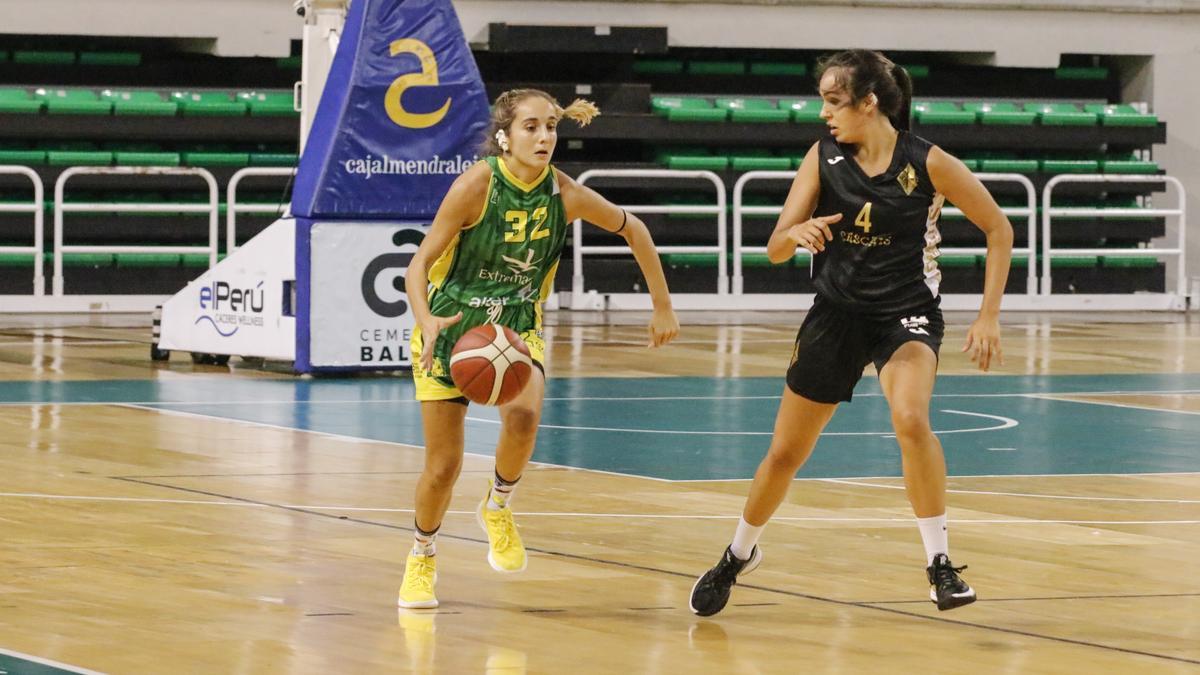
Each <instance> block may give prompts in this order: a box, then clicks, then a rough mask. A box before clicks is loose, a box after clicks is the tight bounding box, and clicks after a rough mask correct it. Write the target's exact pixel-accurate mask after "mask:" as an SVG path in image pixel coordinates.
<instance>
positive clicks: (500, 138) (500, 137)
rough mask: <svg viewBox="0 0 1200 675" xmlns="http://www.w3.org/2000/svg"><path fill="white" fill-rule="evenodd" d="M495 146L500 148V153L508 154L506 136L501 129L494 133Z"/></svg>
mask: <svg viewBox="0 0 1200 675" xmlns="http://www.w3.org/2000/svg"><path fill="white" fill-rule="evenodd" d="M496 145H499V146H500V150H501V151H503V152H508V134H506V133H504V130H503V129H501V130H499V131H497V132H496Z"/></svg>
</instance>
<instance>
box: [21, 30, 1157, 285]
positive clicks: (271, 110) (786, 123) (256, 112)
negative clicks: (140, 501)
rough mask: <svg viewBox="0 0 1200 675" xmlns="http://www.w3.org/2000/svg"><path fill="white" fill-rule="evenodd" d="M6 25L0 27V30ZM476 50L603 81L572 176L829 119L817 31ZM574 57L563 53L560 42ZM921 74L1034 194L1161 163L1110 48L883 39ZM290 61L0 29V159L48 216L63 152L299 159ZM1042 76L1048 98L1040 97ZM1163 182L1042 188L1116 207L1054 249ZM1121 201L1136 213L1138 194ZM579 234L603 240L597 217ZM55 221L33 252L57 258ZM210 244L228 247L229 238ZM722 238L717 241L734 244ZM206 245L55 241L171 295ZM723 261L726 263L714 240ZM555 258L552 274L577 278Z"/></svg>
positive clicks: (569, 87) (91, 193)
mask: <svg viewBox="0 0 1200 675" xmlns="http://www.w3.org/2000/svg"><path fill="white" fill-rule="evenodd" d="M6 41H7V42H6ZM487 47H488V48H487V49H486V50H481V51H478V52H477V53H476V58H477V60H478V62H479V65H480V69H481V71H482V73H483V75H484V80H485V82H486V84H487V87H488V91H489V94H490V95H492V96H494V95H495V94H496V93H498V92H499V91H502V90H504V89H508V88H511V87H513V86H536V87H539V88H543V89H546V90H548V91H550V92H551V93H552V94H554V95H555V96H557V97H558V98H559V99H560V100H562V101H563V102H564V103H565V102H567V101H569V100H570V99H572V98H574V97H575V96H585V97H588V98H591V99H593V100H595V101H596V102H597V103H598V104H599V105H600V107H601V109H602V111H603V114H602V116H601V117H600V118H598V119H597V120H596V121H595V122H594V123H593V124H592V125H591V126H589V127H587V128H584V129H578V128H576V127H574V126H573V125H570V124H567V125H563V127H561V129H560V141H559V148H558V151H557V153H556V164H557V165H558V166H559V167H560V168H561V169H563V170H564V171H566V172H567V173H570V174H572V175H578V174H579V173H581V172H582V171H584V170H586V169H596V168H612V169H651V168H654V169H673V170H702V171H712V172H715V173H716V174H717V175H718V176H719V177H720V180H721V181H722V182H723V184H724V185H725V188H726V190H727V192H728V193H729V194H730V195H732V193H733V189H734V185H735V183H736V182H737V180H738V178H739V177H740V176H741V175H743V174H744V173H745V172H748V171H791V170H794V169H795V168H796V167H797V166H798V165H799V161H800V159H801V158H802V156H803V154H804V152H805V151H806V150H807V148H808V147H809V146H810V145H811V144H812V143H813V142H814V141H815V140H817V139H818V138H819V137H820V136H822V135H823V134H824V133H826V132H825V127H824V124H823V122H822V121H821V120H820V118H819V110H820V101H819V99H818V98H817V97H816V95H815V88H816V83H815V81H814V77H813V73H814V69H815V63H816V60H817V58H818V57H819V56H820V55H821V54H820V53H819V52H816V51H810V50H730V49H698V48H688V49H673V48H669V47H668V45H667V36H666V31H665V29H661V28H622V29H613V30H612V31H611V32H610V33H609V34H607V35H604V36H597V35H596V34H595V33H594V31H592V32H589V31H583V32H580V30H579V29H578V28H577V27H569V26H558V27H536V26H504V25H495V26H493V29H492V31H491V34H490V40H489V44H488V46H487ZM581 51H585V52H586V54H584V55H583V57H580V58H563V56H564V55H565V54H568V53H569V54H573V55H576V56H580V52H581ZM893 57H894V58H896V59H897V60H898V61H899V62H901V63H904V64H905V65H906V67H907V68H908V69H909V72H910V73H911V74H912V75H913V77H914V82H915V89H916V96H917V98H916V100H915V101H914V106H913V131H914V132H915V133H917V134H920V135H922V136H925V137H927V138H929V139H930V140H931V141H933V142H935V143H938V144H939V145H941V146H942V147H944V148H945V149H946V150H948V151H949V152H951V153H953V154H955V155H956V156H958V157H960V158H961V159H962V160H963V161H964V162H965V163H966V164H967V165H968V167H969V168H971V169H972V170H973V171H977V172H982V173H1005V174H1020V175H1022V176H1025V177H1027V178H1028V179H1029V180H1030V181H1031V182H1032V184H1033V187H1034V189H1035V190H1036V192H1037V196H1038V198H1039V199H1040V198H1041V191H1042V189H1043V187H1044V186H1045V185H1046V183H1047V182H1048V181H1049V180H1051V179H1052V178H1053V177H1054V176H1058V175H1062V174H1100V175H1114V176H1129V175H1134V176H1155V175H1160V174H1162V170H1161V169H1160V167H1159V166H1158V165H1157V164H1156V163H1155V162H1154V160H1153V159H1152V153H1151V151H1152V149H1153V146H1154V145H1155V144H1159V143H1164V142H1165V140H1166V124H1165V122H1164V121H1163V120H1160V119H1158V118H1157V117H1156V116H1155V115H1154V114H1153V112H1152V111H1149V110H1146V109H1145V107H1144V106H1142V105H1140V104H1136V103H1135V102H1126V101H1121V100H1119V97H1120V91H1121V86H1120V84H1121V83H1120V82H1119V81H1118V80H1117V77H1116V75H1115V73H1114V71H1113V70H1110V69H1109V68H1108V67H1107V66H1106V60H1105V58H1104V57H1103V56H1088V57H1084V56H1071V57H1064V61H1063V63H1062V64H1061V66H1060V67H1059V68H1045V69H1032V68H1021V69H1013V68H1005V69H1001V68H994V67H990V66H979V65H971V64H962V63H958V62H956V61H955V60H954V58H953V56H952V55H945V54H936V53H921V54H893ZM298 65H299V63H298V59H297V57H293V58H290V59H282V60H277V59H250V58H237V59H220V58H217V57H212V56H207V55H197V54H188V53H183V52H179V51H173V50H172V49H171V47H170V45H169V43H167V42H165V41H151V40H145V41H133V48H129V47H128V46H124V47H122V48H121V49H116V48H115V47H114V46H113V45H111V44H105V43H103V42H102V41H96V40H88V39H83V38H80V39H78V40H77V41H76V43H72V42H71V41H70V40H67V39H65V38H44V39H40V40H33V39H27V38H20V39H17V38H0V165H19V166H28V167H31V168H33V170H34V171H36V172H37V174H38V175H39V176H40V177H41V179H42V181H43V182H44V184H45V186H46V190H47V193H46V195H45V197H44V213H45V217H46V222H47V223H50V222H52V220H53V207H54V197H53V186H54V185H55V181H56V180H57V179H58V177H59V176H60V175H61V174H62V172H63V171H64V170H66V169H67V168H68V167H75V166H100V167H106V166H118V167H121V166H125V167H183V168H187V167H197V168H202V169H204V170H206V171H208V172H211V174H212V175H213V176H214V177H215V178H216V180H217V182H218V184H219V185H220V188H221V189H220V196H221V204H220V206H219V208H220V212H221V214H222V216H223V215H224V213H226V211H227V209H228V205H227V204H226V203H225V186H226V185H227V184H228V183H229V181H230V179H231V178H232V176H233V175H234V174H235V173H236V172H237V171H238V170H240V169H243V168H246V167H283V168H288V167H293V166H294V165H295V164H296V162H297V154H296V153H297V149H296V148H297V135H298V129H297V117H296V113H295V112H294V110H293V108H292V92H291V83H292V81H294V80H295V79H296V78H297V76H298ZM1048 93H1052V94H1053V95H1052V96H1051V95H1048ZM593 184H594V185H595V186H596V187H598V188H599V189H601V190H602V191H604V192H605V194H606V195H608V196H609V197H610V198H612V199H613V200H614V201H617V202H618V203H623V204H657V205H672V204H674V205H689V204H691V205H695V204H699V203H711V200H712V195H711V192H712V191H711V188H708V187H704V186H703V185H698V184H697V183H695V182H688V181H681V180H679V179H674V178H660V179H645V178H636V179H633V178H602V179H597V180H596V181H595V182H594V183H593ZM287 186H288V180H287V178H286V177H268V178H255V179H249V180H248V181H247V182H246V185H245V186H243V188H242V190H241V191H240V197H239V202H253V203H258V204H262V205H275V206H280V205H281V204H283V203H285V202H286V200H287V199H288V195H287V193H286V189H287ZM202 187H203V186H202V184H201V182H200V181H198V180H196V179H195V177H192V176H141V175H129V176H116V177H113V176H104V177H97V176H77V177H73V178H72V179H71V180H70V183H69V186H68V189H67V191H66V194H65V200H66V201H67V202H86V203H106V202H107V203H113V204H130V203H151V204H159V205H169V204H195V203H197V202H203V201H206V200H207V198H208V197H207V193H206V192H205V191H204V190H203V189H202ZM989 187H990V188H991V189H993V193H994V194H995V195H996V197H997V199H998V201H1000V202H1001V204H1002V205H1004V206H1016V207H1019V206H1023V205H1024V204H1025V202H1026V195H1025V192H1024V188H1022V187H1020V186H1019V185H1015V184H1011V183H1008V184H1006V183H996V184H990V185H989ZM786 188H787V184H786V182H781V181H763V182H760V183H755V184H754V186H753V187H752V188H751V187H749V186H748V187H747V191H746V193H745V201H746V203H747V204H758V205H764V206H765V205H772V204H773V205H779V204H781V203H782V201H783V196H784V194H785V193H786ZM1163 189H1164V186H1163V183H1162V182H1160V181H1151V182H1141V183H1112V184H1107V183H1105V184H1099V183H1097V184H1075V183H1069V184H1064V185H1063V186H1062V187H1059V188H1057V189H1056V190H1055V193H1054V194H1055V201H1054V205H1055V206H1061V205H1077V206H1087V207H1096V208H1106V209H1107V208H1115V209H1121V211H1120V214H1121V215H1120V217H1118V218H1101V217H1098V216H1087V217H1058V218H1055V219H1054V221H1053V228H1054V235H1055V238H1054V244H1055V246H1056V247H1057V246H1078V247H1080V248H1086V249H1094V248H1105V247H1114V248H1119V249H1128V248H1133V247H1139V246H1144V245H1145V244H1146V243H1147V242H1149V241H1150V240H1151V239H1152V238H1154V237H1158V236H1161V235H1162V234H1163V233H1164V231H1165V218H1163V217H1162V216H1156V215H1147V216H1141V215H1139V214H1137V212H1136V210H1137V209H1142V208H1145V207H1148V206H1149V205H1150V200H1151V196H1152V195H1153V194H1155V193H1156V192H1162V190H1163ZM31 197H32V192H31V190H30V188H29V182H28V180H26V179H24V178H23V177H21V176H11V175H0V204H5V203H8V204H15V203H19V202H28V201H30V199H31ZM1131 209H1132V210H1133V211H1131ZM272 217H273V216H272V215H270V214H253V215H246V216H244V217H242V218H241V219H240V222H241V225H239V234H238V240H239V241H244V240H245V239H248V238H249V237H250V236H252V235H253V234H255V233H256V232H257V231H259V230H260V229H261V228H262V227H264V226H265V225H267V224H269V223H270V221H271V220H272ZM643 219H644V220H646V221H647V223H648V224H649V225H650V227H651V230H652V232H653V233H654V236H655V238H656V241H658V242H659V243H660V244H665V245H668V246H670V245H676V246H697V245H701V244H706V243H712V241H713V240H714V235H713V233H714V231H715V228H714V225H713V223H714V221H715V218H714V217H713V216H712V215H703V216H696V215H678V214H664V213H655V214H647V215H645V216H644V218H643ZM30 220H31V219H30V218H29V216H28V214H21V213H7V212H0V247H3V246H21V245H25V246H27V245H28V244H29V243H30V242H31V241H32V234H31V232H32V230H31V225H30ZM774 220H775V219H774V216H769V215H747V216H746V218H745V219H744V239H745V241H746V242H747V243H748V244H749V243H754V244H762V243H765V241H766V238H767V236H768V234H769V232H770V230H771V228H772V226H773V224H774ZM65 222H66V228H65V229H66V232H67V233H68V236H67V239H69V240H70V241H71V242H72V243H79V244H84V243H86V244H98V245H128V246H134V245H141V244H146V245H149V244H160V245H180V244H202V243H204V242H205V241H206V240H207V236H208V231H207V227H206V225H207V219H206V216H205V214H201V213H186V214H184V213H178V212H173V211H172V210H171V209H169V208H164V209H162V210H154V211H142V212H135V213H129V212H122V213H104V212H97V213H79V214H76V213H69V214H66V216H65ZM1013 222H1014V230H1015V232H1016V245H1017V246H1018V247H1021V246H1026V245H1027V244H1028V237H1027V236H1026V230H1027V228H1026V227H1025V221H1024V219H1023V218H1018V217H1014V218H1013ZM942 233H943V238H944V246H946V247H949V248H954V247H959V248H970V247H980V246H982V245H983V237H982V235H981V234H980V233H979V232H978V231H977V230H976V229H975V228H973V227H971V226H969V225H968V224H966V222H965V221H964V220H963V219H962V218H961V217H953V216H947V217H946V218H945V219H944V222H943V227H942ZM583 243H584V244H587V245H592V244H611V243H612V240H611V239H610V238H606V236H605V235H604V234H603V233H600V232H597V231H590V232H588V231H585V235H584V239H583ZM50 246H51V238H50V236H49V230H48V231H47V243H46V249H45V251H44V252H43V255H42V257H43V260H44V264H46V265H47V267H46V269H47V276H48V272H49V258H50V251H51V249H50ZM222 252H224V250H223V249H222ZM728 255H730V254H727V256H728ZM32 257H33V256H32V254H28V253H0V294H28V293H29V292H30V277H31V275H30V274H29V269H30V264H31V258H32ZM664 261H665V262H666V266H667V268H668V275H669V280H670V281H671V283H672V287H673V289H676V290H679V291H683V292H688V291H693V292H697V291H708V292H713V291H715V290H716V284H717V281H716V277H715V273H714V270H715V267H716V265H717V264H718V262H719V260H718V256H717V254H715V253H667V254H665V255H664ZM206 262H207V257H205V256H200V255H198V254H186V253H184V254H161V253H135V252H134V253H129V252H126V253H113V254H84V253H76V254H72V255H69V256H67V257H66V260H65V263H66V282H65V288H66V290H67V292H68V293H78V294H88V293H100V292H105V293H114V292H115V293H120V292H136V293H167V292H172V291H174V290H176V289H178V288H179V287H180V286H182V285H183V284H184V283H185V282H186V281H187V280H189V279H190V278H192V277H194V276H195V275H196V273H197V269H198V267H200V266H203V265H204V264H206ZM726 262H727V263H728V262H730V261H729V260H728V259H727V260H726ZM741 262H742V265H743V270H744V277H745V286H744V288H745V291H746V292H756V293H757V292H793V293H797V292H800V293H802V292H809V291H811V282H810V280H809V275H808V266H807V260H806V259H805V258H804V257H803V256H798V257H797V258H796V259H795V260H794V261H793V262H792V263H791V264H790V265H786V266H783V269H782V270H781V269H779V268H770V267H769V266H768V265H767V264H766V261H765V258H764V257H763V256H762V255H761V254H759V253H751V252H748V253H745V254H744V255H743V256H742V258H741ZM941 262H942V265H943V268H944V270H945V274H944V285H943V288H944V289H945V290H946V291H947V292H963V293H977V292H979V291H980V289H981V288H982V279H983V270H982V256H980V255H978V254H948V255H946V256H943V258H942V261H941ZM1052 262H1053V264H1054V266H1055V267H1056V268H1060V269H1061V270H1062V273H1061V274H1060V273H1057V272H1056V273H1055V274H1054V276H1053V282H1054V287H1053V291H1054V292H1055V293H1128V292H1135V291H1153V292H1162V291H1163V290H1164V284H1165V266H1164V264H1163V263H1162V261H1160V260H1158V259H1156V258H1153V257H1146V256H1129V255H1125V254H1123V253H1114V254H1113V255H1089V256H1079V257H1061V258H1059V257H1056V258H1054V259H1053V261H1052ZM570 263H571V261H570V258H569V256H568V257H567V258H565V259H564V264H563V268H562V269H561V270H560V272H559V275H558V280H557V284H558V288H559V289H560V290H564V289H567V288H569V287H570V284H571V276H572V269H571V264H570ZM1029 264H1030V260H1029V256H1028V255H1018V256H1016V259H1015V261H1014V272H1013V274H1012V275H1011V278H1010V282H1009V291H1010V292H1014V293H1019V292H1024V290H1025V284H1024V272H1025V270H1026V269H1027V266H1028V265H1029ZM586 270H587V280H588V288H589V289H596V290H598V291H600V292H631V291H633V290H635V289H637V288H638V284H639V278H640V277H639V276H638V275H637V273H636V267H635V265H634V263H633V261H632V259H631V258H629V257H628V256H620V255H611V256H595V257H589V258H588V260H587V263H586Z"/></svg>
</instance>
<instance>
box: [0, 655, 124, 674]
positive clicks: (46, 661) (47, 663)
mask: <svg viewBox="0 0 1200 675" xmlns="http://www.w3.org/2000/svg"><path fill="white" fill-rule="evenodd" d="M0 654H4V655H5V656H11V657H13V658H16V659H21V660H22V661H30V662H32V663H39V664H41V665H43V666H50V667H51V668H58V669H59V670H65V671H67V672H70V673H78V675H104V673H101V672H100V671H97V670H88V669H87V668H80V667H79V666H72V665H70V664H67V663H60V662H58V661H51V660H50V659H43V658H41V657H40V656H33V655H31V654H25V653H22V652H14V651H11V650H8V649H0ZM18 672H20V671H18Z"/></svg>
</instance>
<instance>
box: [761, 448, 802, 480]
mask: <svg viewBox="0 0 1200 675" xmlns="http://www.w3.org/2000/svg"><path fill="white" fill-rule="evenodd" d="M807 455H808V453H807V452H805V451H804V448H802V447H799V446H792V445H772V446H771V449H770V450H768V451H767V457H766V459H765V460H764V462H765V463H766V464H767V468H768V469H769V470H770V471H771V472H772V473H776V472H783V473H795V472H796V470H797V469H799V468H800V465H801V464H803V463H804V458H805V457H806V456H807Z"/></svg>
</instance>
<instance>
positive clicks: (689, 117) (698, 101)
mask: <svg viewBox="0 0 1200 675" xmlns="http://www.w3.org/2000/svg"><path fill="white" fill-rule="evenodd" d="M650 108H651V110H653V111H654V112H655V113H657V114H659V115H662V116H664V117H666V118H667V119H668V120H669V121H671V122H724V121H725V119H726V118H727V117H728V115H729V111H728V110H725V109H724V108H717V107H714V106H713V104H712V101H709V100H708V99H706V98H700V97H697V96H654V97H652V98H651V99H650Z"/></svg>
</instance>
